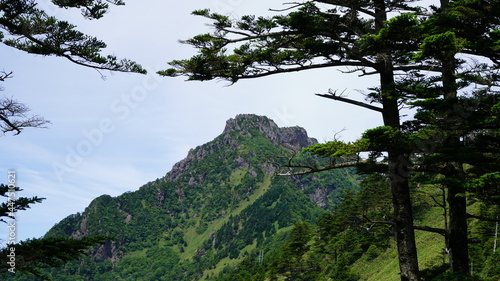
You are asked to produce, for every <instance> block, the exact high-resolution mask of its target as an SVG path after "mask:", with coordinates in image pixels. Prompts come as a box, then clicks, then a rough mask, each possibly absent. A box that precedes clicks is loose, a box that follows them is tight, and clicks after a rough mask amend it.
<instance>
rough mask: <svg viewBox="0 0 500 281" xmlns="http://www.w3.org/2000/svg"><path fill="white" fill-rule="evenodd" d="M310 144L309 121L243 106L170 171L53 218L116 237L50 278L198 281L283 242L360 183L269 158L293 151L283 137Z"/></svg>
mask: <svg viewBox="0 0 500 281" xmlns="http://www.w3.org/2000/svg"><path fill="white" fill-rule="evenodd" d="M313 143H315V140H314V139H310V138H308V137H307V134H306V132H305V130H303V129H302V128H298V127H293V128H278V127H277V126H276V124H274V122H272V121H271V120H269V119H268V118H266V117H260V116H255V115H239V116H237V117H236V118H234V119H231V120H229V121H228V122H227V124H226V128H225V129H224V132H223V133H222V134H221V135H220V136H218V137H217V138H215V139H214V140H213V141H211V142H209V143H207V144H204V145H202V146H199V147H197V148H194V149H192V150H191V151H190V152H189V154H188V156H187V157H186V158H185V159H184V160H182V161H180V162H179V163H177V164H176V165H174V167H173V168H172V170H171V171H170V172H169V173H167V174H166V175H165V177H163V178H160V179H157V180H155V181H152V182H150V183H147V184H145V185H144V186H142V187H141V188H139V189H138V190H137V191H134V192H127V193H124V194H122V195H120V196H117V197H111V196H109V195H102V196H100V197H98V198H96V199H95V200H93V201H92V203H91V204H90V205H89V206H88V207H87V208H86V209H85V211H84V212H82V213H78V214H73V215H70V216H68V217H67V218H65V219H64V220H62V221H61V222H60V223H58V224H57V225H55V226H54V227H53V228H52V229H51V230H50V231H49V232H48V233H47V234H46V236H47V237H57V236H73V237H77V238H78V237H82V236H87V235H109V236H113V237H115V238H116V239H115V240H113V241H109V242H108V243H107V244H106V245H104V246H101V247H98V248H96V249H93V250H92V251H91V252H90V253H89V256H88V257H85V258H83V259H81V260H80V261H77V262H73V263H69V264H67V265H66V266H64V267H63V268H60V269H54V270H51V271H48V272H47V275H48V276H50V277H51V278H52V279H53V280H198V279H204V278H208V277H209V276H213V275H216V274H218V273H219V272H221V270H222V269H223V268H224V267H226V266H228V265H235V264H237V263H238V262H239V261H240V260H242V259H244V258H245V257H248V256H249V255H250V253H253V252H255V251H262V252H264V255H265V254H267V253H268V252H270V251H271V250H273V249H275V248H277V247H278V246H279V245H281V244H282V243H283V241H284V239H285V237H286V236H287V233H288V232H289V231H290V229H291V226H293V225H294V224H295V223H298V222H308V223H310V224H314V223H315V222H316V221H317V220H318V219H319V218H320V217H321V215H322V214H324V213H325V212H326V210H327V209H331V208H332V207H333V205H334V204H335V202H338V199H339V195H340V194H342V192H343V190H355V189H357V188H358V186H357V184H356V180H357V178H356V177H357V176H356V175H355V174H354V173H353V172H352V171H349V170H344V171H331V172H327V173H322V174H317V175H310V176H302V177H283V176H276V175H275V172H276V167H275V166H273V165H272V164H271V163H270V161H269V159H272V158H273V157H277V156H279V155H286V154H287V153H289V152H288V151H287V150H285V149H284V148H282V147H283V146H286V147H287V148H288V149H293V150H300V149H302V148H304V147H306V146H308V145H311V144H313ZM313 201H314V202H313ZM319 206H321V207H322V208H320V207H319ZM17 278H18V280H34V279H33V277H31V276H26V277H22V276H20V275H18V276H17Z"/></svg>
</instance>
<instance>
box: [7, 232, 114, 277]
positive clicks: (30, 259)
mask: <svg viewBox="0 0 500 281" xmlns="http://www.w3.org/2000/svg"><path fill="white" fill-rule="evenodd" d="M109 239H112V238H111V237H105V236H93V237H84V238H82V239H73V238H42V239H28V240H25V241H21V242H20V243H18V244H13V245H9V246H8V248H5V249H3V250H2V251H1V257H2V258H1V266H0V272H2V273H3V275H6V274H12V273H10V272H7V270H8V269H9V268H10V266H9V264H8V262H9V257H8V254H10V253H11V252H12V251H13V252H15V269H16V272H23V273H31V274H33V275H35V276H38V277H41V278H44V279H45V275H44V274H43V273H42V270H43V269H46V268H54V267H61V266H62V265H64V264H65V263H66V262H68V261H72V260H76V259H78V258H79V257H80V256H81V255H83V254H85V253H86V252H87V250H88V249H89V247H91V246H96V245H100V244H103V243H104V241H106V240H109ZM12 249H14V250H12Z"/></svg>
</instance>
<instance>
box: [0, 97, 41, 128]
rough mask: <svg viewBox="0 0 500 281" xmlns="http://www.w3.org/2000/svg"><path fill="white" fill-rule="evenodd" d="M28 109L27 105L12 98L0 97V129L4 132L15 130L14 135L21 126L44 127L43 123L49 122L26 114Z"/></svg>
mask: <svg viewBox="0 0 500 281" xmlns="http://www.w3.org/2000/svg"><path fill="white" fill-rule="evenodd" d="M29 111H30V109H29V107H28V106H26V105H25V104H23V103H20V102H18V101H16V100H14V99H12V98H3V99H0V121H1V122H0V130H2V132H3V133H4V134H5V133H7V132H15V133H14V135H19V134H20V133H21V131H22V130H23V128H27V127H34V128H46V127H45V126H44V125H46V124H50V121H48V120H45V119H44V118H43V117H41V116H38V115H32V116H28V115H27V112H29Z"/></svg>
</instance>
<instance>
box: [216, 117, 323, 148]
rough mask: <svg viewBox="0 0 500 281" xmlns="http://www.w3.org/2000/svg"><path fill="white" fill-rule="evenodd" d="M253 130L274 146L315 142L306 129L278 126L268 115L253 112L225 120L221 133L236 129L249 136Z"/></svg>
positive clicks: (296, 146) (295, 145) (300, 146)
mask: <svg viewBox="0 0 500 281" xmlns="http://www.w3.org/2000/svg"><path fill="white" fill-rule="evenodd" d="M255 130H257V131H259V132H260V133H262V134H263V135H264V136H265V137H266V138H267V139H269V140H270V141H271V142H272V143H273V144H274V145H276V146H282V145H288V146H292V147H294V148H297V149H302V148H305V147H308V146H311V145H313V144H315V143H317V140H316V139H314V138H309V137H308V135H307V132H306V130H305V129H304V128H302V127H298V126H294V127H284V128H280V127H278V125H277V124H276V123H275V122H274V121H273V120H271V119H269V118H268V117H266V116H259V115H255V114H239V115H237V116H236V117H235V118H231V119H229V120H227V121H226V127H225V128H224V131H223V134H226V133H230V132H233V131H236V132H238V133H239V134H241V135H247V136H251V135H252V133H251V131H255Z"/></svg>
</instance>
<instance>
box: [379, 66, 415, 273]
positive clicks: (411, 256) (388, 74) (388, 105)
mask: <svg viewBox="0 0 500 281" xmlns="http://www.w3.org/2000/svg"><path fill="white" fill-rule="evenodd" d="M380 68H381V69H380V78H381V79H380V80H381V91H382V106H383V110H382V115H383V119H384V125H385V126H390V127H393V128H397V129H398V130H399V129H400V119H399V105H398V99H397V97H396V96H395V88H394V87H395V84H394V73H393V71H392V63H388V62H387V61H386V60H385V61H383V62H381V66H380ZM401 146H402V144H401ZM387 153H388V162H389V163H388V166H389V171H388V173H389V178H390V182H391V184H390V185H391V193H392V203H393V209H394V222H395V225H394V231H395V234H396V244H397V248H398V259H399V269H400V271H401V281H418V280H419V269H418V256H417V246H416V242H415V230H414V226H413V210H412V203H411V197H410V188H409V184H408V178H409V170H410V169H409V168H410V167H409V166H410V161H409V159H408V157H407V156H406V155H405V153H404V148H403V147H398V145H397V144H396V145H395V146H393V147H388V151H387Z"/></svg>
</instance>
